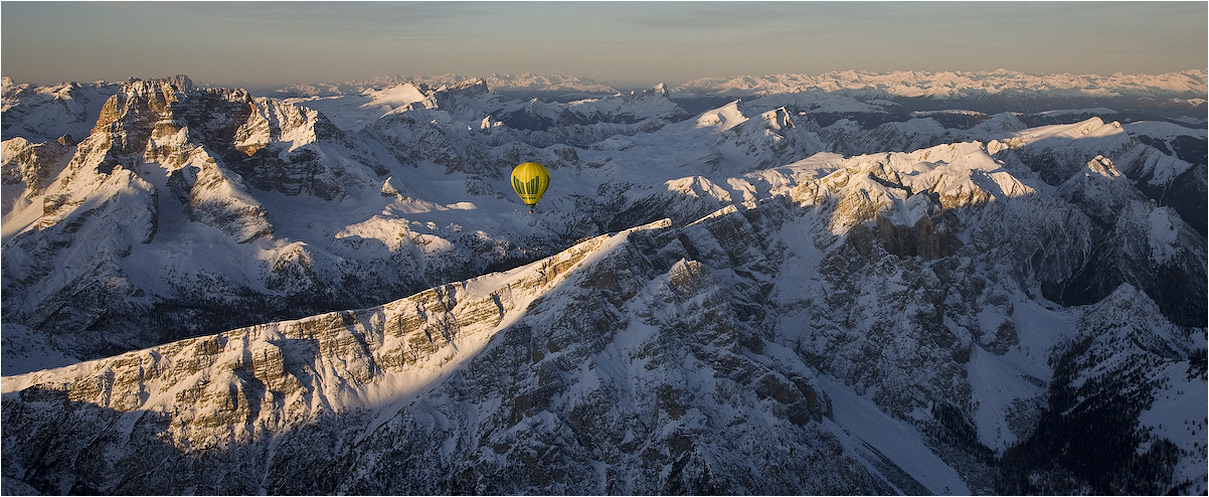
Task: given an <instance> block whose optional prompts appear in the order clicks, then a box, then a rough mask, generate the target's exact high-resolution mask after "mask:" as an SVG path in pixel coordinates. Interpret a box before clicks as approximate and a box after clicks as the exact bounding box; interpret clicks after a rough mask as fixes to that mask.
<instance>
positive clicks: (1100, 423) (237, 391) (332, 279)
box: [0, 71, 1209, 494]
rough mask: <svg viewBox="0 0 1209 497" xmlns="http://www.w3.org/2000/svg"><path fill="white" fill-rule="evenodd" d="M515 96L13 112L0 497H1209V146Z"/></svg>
mask: <svg viewBox="0 0 1209 497" xmlns="http://www.w3.org/2000/svg"><path fill="white" fill-rule="evenodd" d="M995 74H996V73H991V74H989V75H984V77H983V78H981V79H980V81H990V80H993V78H995V77H1002V78H1007V77H1009V76H1010V75H1004V74H1002V73H998V76H996V75H995ZM1181 74H1183V76H1182V77H1185V79H1184V80H1181V79H1179V78H1178V77H1176V76H1172V75H1165V76H1161V77H1146V76H1135V77H1126V76H1120V75H1118V76H1115V77H1114V78H1116V79H1111V78H1110V79H1111V80H1112V81H1117V80H1120V81H1124V82H1125V83H1121V84H1120V86H1121V88H1126V89H1127V88H1129V87H1130V86H1129V85H1135V86H1136V85H1137V84H1139V83H1138V82H1146V81H1150V82H1153V81H1160V82H1165V83H1163V84H1166V85H1168V86H1171V85H1175V86H1179V85H1178V84H1176V83H1178V81H1186V80H1187V79H1188V78H1191V79H1192V80H1195V78H1196V77H1197V76H1198V74H1200V76H1199V77H1200V80H1199V81H1200V83H1199V84H1200V85H1201V86H1202V87H1203V81H1204V77H1203V71H1202V72H1201V73H1196V72H1188V73H1181ZM844 77H845V78H849V79H852V78H857V79H859V78H860V77H864V76H861V75H859V74H853V75H849V76H844ZM495 78H497V79H496V80H498V78H500V76H496V77H495ZM975 79H978V78H975ZM496 80H492V79H488V80H486V81H482V80H479V81H475V80H470V81H464V80H458V79H451V80H450V81H445V82H442V83H441V84H435V83H434V82H433V81H428V82H419V81H417V82H411V81H386V80H383V81H378V82H375V83H374V84H373V85H367V86H364V87H355V88H354V87H352V86H347V85H346V86H342V87H339V88H337V87H333V88H332V89H331V91H313V92H309V93H307V92H301V91H300V92H296V93H295V94H293V96H291V97H289V98H284V99H283V98H263V97H254V96H252V95H249V94H248V93H247V92H244V91H241V90H231V89H221V88H202V87H198V86H196V85H194V84H193V83H192V82H191V81H189V80H188V79H187V78H184V77H176V78H168V79H163V80H149V81H130V82H126V83H121V84H109V83H96V84H90V85H79V84H71V85H63V86H59V87H34V86H31V85H16V84H14V83H13V82H12V81H11V80H8V79H5V81H4V116H5V119H4V142H3V173H4V176H3V179H4V181H3V183H4V184H3V187H4V191H3V194H4V195H3V199H4V204H3V208H4V210H3V215H4V217H3V250H4V252H3V256H4V257H3V319H4V332H3V347H2V352H3V357H2V361H3V362H2V364H3V367H4V377H3V380H2V382H0V386H2V392H3V398H2V404H0V407H2V413H0V421H2V422H3V428H4V429H3V434H2V435H0V437H2V442H0V443H2V449H3V452H2V454H3V455H2V456H0V474H2V477H3V486H4V492H6V493H52V494H65V493H142V494H185V493H223V494H252V493H257V494H259V493H276V494H321V493H322V494H332V493H352V494H401V493H416V494H419V493H422V494H452V493H475V494H533V493H541V494H567V493H573V494H655V493H660V494H663V493H674V494H685V493H691V494H704V493H743V494H747V493H758V494H852V493H862V494H893V493H902V494H1005V493H1013V494H1074V493H1102V494H1109V493H1111V494H1158V493H1175V494H1204V493H1205V492H1206V491H1207V490H1209V485H1207V483H1206V478H1207V476H1206V470H1205V468H1206V450H1207V449H1206V445H1207V444H1206V436H1205V429H1206V426H1205V425H1206V405H1207V404H1209V400H1207V399H1206V366H1205V356H1206V327H1205V326H1206V310H1205V307H1206V304H1205V303H1206V246H1205V236H1206V234H1205V224H1206V223H1205V208H1204V205H1205V204H1204V202H1205V191H1206V173H1205V171H1206V169H1205V157H1204V154H1203V150H1204V142H1205V138H1206V131H1205V129H1204V128H1203V127H1202V128H1199V129H1198V128H1189V127H1187V126H1184V125H1181V124H1177V122H1178V121H1179V120H1178V119H1177V120H1174V121H1166V122H1158V121H1147V122H1125V123H1122V122H1120V121H1114V120H1112V119H1111V113H1105V112H1101V113H1100V114H1098V115H1093V116H1086V115H1083V114H1081V113H1078V112H1076V113H1052V114H1047V115H1046V116H1045V117H1044V119H1055V117H1053V116H1056V115H1057V116H1066V117H1068V118H1070V119H1071V120H1070V121H1068V122H1054V123H1050V124H1044V125H1037V122H1038V119H1041V118H1038V117H1035V116H1033V115H1025V114H1019V113H997V114H990V113H983V114H981V117H978V118H977V119H974V120H973V121H970V122H968V123H967V124H966V125H963V126H953V125H952V124H953V123H952V122H949V121H941V120H937V118H936V117H934V116H936V114H933V113H931V112H919V113H914V114H912V113H910V112H906V111H907V110H909V109H902V108H899V109H898V110H895V111H894V113H902V114H903V115H911V116H913V117H910V118H906V119H903V120H901V121H890V122H881V123H868V122H863V121H861V120H859V119H843V118H841V119H838V120H837V119H834V118H833V117H826V118H815V117H813V114H812V111H811V110H810V109H811V108H812V107H810V105H806V106H800V105H799V104H801V102H800V101H798V100H795V99H797V98H800V97H801V94H799V95H798V96H796V97H793V98H779V97H777V95H776V94H765V95H763V96H760V97H758V98H751V99H744V100H736V101H733V102H730V103H727V104H725V105H721V106H717V107H715V108H711V109H707V110H705V111H702V112H690V111H687V110H686V109H685V108H684V107H682V106H681V103H678V102H683V101H678V100H676V99H675V98H674V97H675V96H676V90H672V91H669V90H668V87H667V86H664V85H660V86H658V87H655V88H653V89H650V90H647V91H637V92H627V93H622V92H618V93H614V94H605V95H604V96H597V97H585V98H581V99H576V100H563V101H560V100H541V99H526V100H513V99H510V97H507V96H503V95H502V94H500V93H496V92H495V91H493V90H492V89H491V88H489V86H488V84H489V83H491V82H492V81H496ZM932 80H937V81H939V80H940V79H939V78H937V77H936V75H932ZM518 81H528V82H529V83H525V84H532V85H539V84H542V85H551V84H557V82H558V81H571V82H572V83H574V84H576V85H579V84H581V82H580V81H579V80H574V79H573V78H571V79H568V78H542V77H536V76H533V75H525V76H523V77H521V78H518ZM904 81H910V79H909V78H907V79H904ZM1173 81H1174V82H1173ZM1093 83H1095V84H1099V85H1103V87H1104V88H1107V89H1108V91H1116V90H1112V88H1114V87H1113V86H1112V85H1111V84H1108V83H1104V81H1103V80H1097V81H1094V82H1093ZM1126 83H1128V84H1126ZM944 84H946V85H956V87H960V86H961V85H962V84H964V83H962V80H961V79H960V78H950V77H947V76H946V77H945V78H944ZM1190 84H1192V85H1193V86H1195V84H1196V82H1195V81H1193V83H1190ZM516 86H520V83H517V84H516ZM1161 87H1162V85H1160V84H1158V83H1154V84H1152V85H1151V86H1150V88H1151V90H1149V91H1151V92H1152V93H1154V92H1157V94H1162V93H1161V91H1169V92H1173V93H1169V94H1177V93H1178V94H1182V93H1180V92H1182V91H1185V89H1181V88H1174V87H1172V88H1168V89H1167V90H1163V89H1162V88H1161ZM1155 88H1159V89H1157V90H1156V89H1155ZM581 89H582V88H581ZM1125 91H1126V90H1125V89H1120V91H1119V93H1124V92H1125ZM1201 91H1202V92H1203V90H1201ZM819 95H823V94H819ZM816 97H818V95H815V96H812V97H810V98H811V99H813V100H811V101H812V102H816V103H817V102H820V101H821V100H819V98H816ZM834 97H835V98H837V99H839V100H834V101H835V102H840V101H856V100H844V99H853V98H854V97H853V96H852V94H845V95H840V94H835V95H834ZM827 98H832V97H827ZM878 98H881V96H878ZM938 98H939V97H938ZM795 102H796V103H795ZM861 102H862V105H871V106H873V107H870V108H881V109H885V108H888V107H894V106H902V105H905V104H903V103H901V102H900V103H895V102H886V101H875V102H873V103H869V102H870V101H869V100H865V101H861ZM686 105H687V104H686ZM811 105H813V104H811ZM987 105H988V106H991V104H987ZM1199 105H1200V106H1201V107H1200V108H1199V109H1200V111H1201V113H1202V114H1203V105H1204V104H1203V102H1202V103H1200V104H1199ZM1189 109H1190V110H1189V114H1190V115H1194V114H1195V113H1196V112H1198V110H1197V107H1195V105H1193V106H1191V107H1189ZM945 115H960V116H966V117H969V116H978V115H979V114H978V113H977V112H975V111H971V112H970V113H966V114H961V113H957V112H948V113H945ZM10 117H12V119H10ZM81 122H86V123H91V124H90V125H89V126H87V127H83V126H82V125H81V124H80V123H81ZM1198 147H1199V149H1198ZM1197 150H1200V151H1201V152H1197ZM1198 154H1199V155H1198ZM523 160H536V161H538V162H542V163H544V164H546V165H547V166H548V167H549V168H550V169H551V173H552V175H553V176H554V177H555V183H554V186H553V187H552V188H551V190H550V191H549V193H547V195H546V198H544V199H543V200H542V202H541V203H540V204H539V205H538V209H537V211H538V212H537V213H536V214H534V215H529V214H528V213H527V209H525V208H524V207H523V206H521V205H519V204H518V203H517V202H516V201H515V200H513V199H512V197H511V195H510V190H509V186H508V183H507V179H506V174H507V171H509V170H510V168H511V167H512V166H513V165H515V164H516V163H518V162H521V161H523ZM81 359H87V360H84V361H81Z"/></svg>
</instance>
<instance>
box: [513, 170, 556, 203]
mask: <svg viewBox="0 0 1209 497" xmlns="http://www.w3.org/2000/svg"><path fill="white" fill-rule="evenodd" d="M549 186H550V171H547V170H546V166H543V165H541V164H538V163H536V162H526V163H524V164H521V165H519V166H516V168H515V169H513V170H512V189H513V190H516V194H517V195H520V197H521V201H522V202H524V203H525V205H528V206H529V213H530V214H533V206H534V205H537V201H538V200H541V198H542V194H543V193H546V188H547V187H549Z"/></svg>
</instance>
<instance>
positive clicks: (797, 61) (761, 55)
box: [0, 0, 1209, 88]
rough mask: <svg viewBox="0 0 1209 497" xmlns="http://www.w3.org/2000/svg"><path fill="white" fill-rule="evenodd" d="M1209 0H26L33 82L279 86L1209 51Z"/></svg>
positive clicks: (1194, 63) (27, 73)
mask: <svg viewBox="0 0 1209 497" xmlns="http://www.w3.org/2000/svg"><path fill="white" fill-rule="evenodd" d="M1207 15H1209V3H1207V2H888V3H882V2H767V3H765V2H738V3H729V2H431V3H412V2H402V3H398V2H364V3H352V2H335V3H327V2H264V3H260V2H196V3H195V2H15V1H11V0H6V1H4V2H2V3H0V21H2V24H3V25H2V26H0V28H2V29H0V51H2V53H0V73H2V74H3V75H4V76H9V77H12V78H14V79H15V80H17V81H18V82H33V83H44V84H45V83H58V82H62V81H69V80H75V81H95V80H101V79H104V80H124V79H127V78H130V77H138V78H150V77H160V76H167V75H172V74H186V75H188V76H190V77H192V78H193V79H195V80H198V81H203V82H206V83H212V84H221V85H228V86H242V87H249V88H261V87H268V86H274V85H285V84H290V83H312V82H339V81H348V80H353V79H364V78H369V77H373V76H382V75H408V76H410V75H417V74H422V75H439V74H445V73H457V74H463V75H468V76H485V75H488V74H491V73H497V72H498V73H513V74H519V73H524V72H533V73H538V74H565V75H576V76H582V77H587V78H592V79H595V80H597V81H602V82H606V83H611V84H615V85H619V86H625V85H630V86H645V85H647V84H654V83H656V82H667V83H669V84H677V83H682V82H684V81H687V80H690V79H694V78H700V77H724V76H735V75H744V74H752V75H765V74H774V73H807V74H818V73H822V72H828V71H838V70H845V69H855V70H867V71H878V72H881V71H892V70H898V69H914V70H924V71H939V70H961V71H980V70H987V71H989V70H994V69H996V68H1000V67H1002V68H1005V69H1010V70H1016V71H1024V72H1034V73H1061V72H1069V73H1097V74H1110V73H1114V72H1127V73H1162V72H1168V71H1178V70H1184V69H1202V68H1205V67H1206V65H1207V57H1209V54H1207V46H1209V42H1207V41H1206V39H1207V36H1209V33H1207V26H1209V21H1207V20H1206V19H1207Z"/></svg>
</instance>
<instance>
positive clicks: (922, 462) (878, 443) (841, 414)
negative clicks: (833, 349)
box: [819, 376, 970, 495]
mask: <svg viewBox="0 0 1209 497" xmlns="http://www.w3.org/2000/svg"><path fill="white" fill-rule="evenodd" d="M819 385H820V386H821V387H822V388H823V391H824V392H826V394H827V397H828V398H830V399H831V409H832V413H833V417H834V419H833V421H834V424H833V423H831V422H830V421H832V420H826V421H824V424H825V426H827V427H828V428H829V429H830V430H831V431H832V433H834V434H835V435H836V436H837V437H838V438H839V439H840V441H841V442H842V443H843V444H844V446H845V448H847V449H848V451H850V452H851V453H852V454H853V455H854V456H856V458H857V459H858V460H860V461H861V463H862V464H864V465H865V467H866V468H868V469H869V471H870V472H872V473H874V474H882V473H881V471H880V470H879V469H878V466H879V464H877V463H876V462H875V461H876V459H879V458H878V456H877V455H876V454H875V453H873V452H872V451H871V450H870V449H874V450H876V451H877V452H879V453H881V455H882V456H885V458H886V459H889V460H890V461H891V462H893V463H894V464H895V465H896V466H898V467H899V468H902V470H903V471H906V472H907V474H909V475H911V477H912V478H914V479H915V480H916V481H918V482H919V483H920V484H922V485H923V486H924V487H927V489H928V490H929V491H930V492H932V493H933V494H935V495H970V487H969V486H968V485H966V482H965V481H964V480H962V479H961V476H959V475H958V473H957V471H956V470H954V469H953V468H952V467H951V466H949V465H948V464H946V463H945V462H944V461H943V460H941V458H940V457H939V456H937V455H936V454H935V453H933V452H932V449H931V448H930V447H928V445H927V444H926V443H924V440H923V435H922V434H921V433H919V431H918V430H916V429H915V428H914V427H912V426H911V425H909V424H907V423H905V422H903V421H900V420H897V419H894V418H892V417H890V416H889V415H887V414H886V413H884V412H882V411H881V410H880V409H878V407H877V405H876V404H874V403H873V402H872V401H870V400H868V399H866V398H864V397H861V396H860V395H857V394H856V392H853V391H852V390H851V389H850V388H849V387H848V386H846V385H844V384H843V383H840V382H839V380H836V379H834V378H831V377H827V376H821V377H819ZM883 476H885V475H883ZM888 481H889V480H888ZM899 491H901V492H905V491H906V490H905V489H899Z"/></svg>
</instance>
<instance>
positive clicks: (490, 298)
mask: <svg viewBox="0 0 1209 497" xmlns="http://www.w3.org/2000/svg"><path fill="white" fill-rule="evenodd" d="M667 226H668V223H667V222H666V221H663V222H657V223H653V224H651V225H649V226H644V227H637V228H634V229H633V230H627V231H625V232H621V233H617V234H613V235H602V236H600V237H597V238H594V239H591V240H587V241H584V242H582V243H580V244H578V245H576V246H574V247H571V248H570V249H567V250H566V251H564V252H561V253H559V254H557V255H555V256H552V257H549V258H546V259H543V260H540V261H537V262H534V263H532V264H529V265H526V266H522V267H519V268H516V269H512V270H509V271H507V272H504V273H495V274H489V275H484V276H481V277H478V278H474V279H470V280H467V281H463V282H456V283H451V284H448V285H444V286H441V287H437V288H433V289H429V290H426V291H424V292H420V293H418V294H416V295H413V296H410V297H407V298H404V299H401V300H397V301H394V302H390V303H387V304H384V305H382V306H379V307H375V308H370V309H362V310H355V311H341V312H332V313H327V314H323V315H318V316H313V317H309V318H304V319H299V320H294V321H285V322H278V323H267V324H263V325H256V326H251V327H247V328H241V329H235V330H231V331H228V332H224V333H220V334H217V335H211V336H204V337H198V338H192V339H187V340H181V341H177V342H173V343H168V344H164V345H160V346H156V347H152V348H149V349H144V350H138V351H132V352H128V353H125V354H122V355H119V356H115V357H111V358H106V359H98V360H93V361H86V362H81V363H77V364H73V365H70V366H65V367H61V368H57V369H51V370H44V371H37V372H33V373H29V374H24V375H16V376H5V377H4V378H3V381H2V383H0V385H2V390H0V391H2V392H3V393H5V394H10V393H14V392H20V391H25V390H29V389H34V390H49V391H63V392H65V393H66V394H67V395H68V398H69V399H70V400H72V401H78V402H87V403H90V404H93V405H95V406H98V407H102V408H107V409H113V410H115V411H118V412H131V411H153V412H157V413H163V414H165V415H168V416H170V417H171V418H172V419H173V420H174V421H173V422H172V426H173V428H174V429H173V434H172V437H173V439H174V440H177V441H178V442H179V444H180V445H179V446H178V448H179V449H181V450H200V449H206V448H214V447H223V446H226V445H227V444H229V443H235V442H246V441H249V440H254V439H260V438H263V437H265V436H271V435H272V434H274V433H277V432H280V431H283V430H285V429H288V428H289V427H290V426H291V425H292V424H293V423H295V422H297V421H298V420H302V419H310V418H313V417H315V416H319V415H322V414H325V413H328V414H331V413H339V412H344V411H347V410H349V409H366V408H375V407H380V406H383V405H386V404H390V403H397V402H399V401H401V400H406V399H407V398H408V397H409V396H410V395H412V394H414V393H415V392H417V391H419V390H420V389H422V388H424V387H425V386H426V385H427V384H429V383H430V382H432V381H433V380H436V379H437V378H439V377H442V376H446V375H448V374H449V373H450V372H451V371H453V370H455V369H456V368H457V364H458V363H460V362H462V361H464V360H466V359H467V358H468V357H473V356H474V355H475V354H476V353H477V351H478V350H480V349H481V348H482V347H483V346H484V345H485V344H486V343H487V342H488V341H489V340H490V339H491V336H492V334H493V333H495V332H496V331H498V330H500V329H503V328H505V327H507V326H510V325H511V324H512V323H514V322H515V321H516V320H517V319H518V318H519V317H520V316H522V315H524V313H525V310H526V308H527V307H528V306H529V305H530V304H531V303H532V302H533V301H534V300H535V299H537V298H539V297H542V296H546V295H548V294H549V293H550V292H551V291H553V290H554V289H556V288H557V287H558V286H559V285H560V284H561V283H562V282H563V281H564V280H566V279H567V278H568V277H569V276H570V275H573V274H575V273H576V272H577V271H578V270H579V268H580V267H582V266H585V265H591V264H593V262H594V261H596V260H598V259H600V258H601V257H605V256H606V255H607V254H608V253H609V252H610V250H612V249H613V248H614V247H616V246H618V244H619V243H621V242H623V241H624V240H625V239H626V238H627V236H628V235H629V233H631V232H633V231H635V230H644V229H655V228H660V227H664V228H666V227H667ZM254 406H264V408H256V407H254ZM137 416H139V415H137V414H136V415H135V417H136V418H137Z"/></svg>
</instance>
